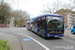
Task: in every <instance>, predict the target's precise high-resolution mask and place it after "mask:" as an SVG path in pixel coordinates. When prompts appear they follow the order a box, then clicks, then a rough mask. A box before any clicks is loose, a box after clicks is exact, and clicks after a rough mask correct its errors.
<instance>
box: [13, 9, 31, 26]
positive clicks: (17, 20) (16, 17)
mask: <svg viewBox="0 0 75 50" xmlns="http://www.w3.org/2000/svg"><path fill="white" fill-rule="evenodd" d="M28 19H30V17H29V14H28V13H27V12H26V11H22V10H17V11H14V12H13V22H14V26H16V25H18V26H22V24H23V23H24V22H25V21H27V20H28Z"/></svg>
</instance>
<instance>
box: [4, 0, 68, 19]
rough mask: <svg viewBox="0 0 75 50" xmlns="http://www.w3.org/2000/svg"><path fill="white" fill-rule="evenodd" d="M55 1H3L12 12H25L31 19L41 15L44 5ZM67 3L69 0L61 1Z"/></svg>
mask: <svg viewBox="0 0 75 50" xmlns="http://www.w3.org/2000/svg"><path fill="white" fill-rule="evenodd" d="M54 1H56V0H5V2H7V3H8V4H9V5H10V7H11V8H12V9H13V10H23V11H27V12H28V13H29V14H30V16H31V18H32V17H34V16H37V15H39V14H41V13H42V10H44V8H45V7H44V5H45V4H48V3H49V4H52V3H53V2H54ZM61 1H62V2H66V3H67V2H68V1H69V0H66V1H65V0H61Z"/></svg>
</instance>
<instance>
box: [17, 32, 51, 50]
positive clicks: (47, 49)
mask: <svg viewBox="0 0 75 50" xmlns="http://www.w3.org/2000/svg"><path fill="white" fill-rule="evenodd" d="M18 34H20V33H18ZM20 35H23V36H26V37H29V38H30V39H32V40H33V41H35V42H36V43H38V44H39V45H41V46H42V47H43V48H44V49H46V50H50V49H49V48H48V47H46V46H45V45H43V44H42V43H40V42H39V41H37V40H36V39H34V38H32V37H30V36H28V35H25V34H20Z"/></svg>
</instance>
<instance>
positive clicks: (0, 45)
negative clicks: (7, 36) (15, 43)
mask: <svg viewBox="0 0 75 50" xmlns="http://www.w3.org/2000/svg"><path fill="white" fill-rule="evenodd" d="M7 43H8V41H7V40H4V39H0V50H10V45H9V44H7Z"/></svg>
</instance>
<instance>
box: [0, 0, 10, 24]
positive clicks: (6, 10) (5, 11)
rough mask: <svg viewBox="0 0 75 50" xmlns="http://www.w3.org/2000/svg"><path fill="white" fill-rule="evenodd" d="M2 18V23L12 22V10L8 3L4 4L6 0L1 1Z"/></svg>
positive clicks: (0, 11)
mask: <svg viewBox="0 0 75 50" xmlns="http://www.w3.org/2000/svg"><path fill="white" fill-rule="evenodd" d="M0 16H1V19H2V23H5V22H6V21H7V20H10V16H11V8H10V6H9V5H8V4H7V3H6V2H4V0H2V1H0Z"/></svg>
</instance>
